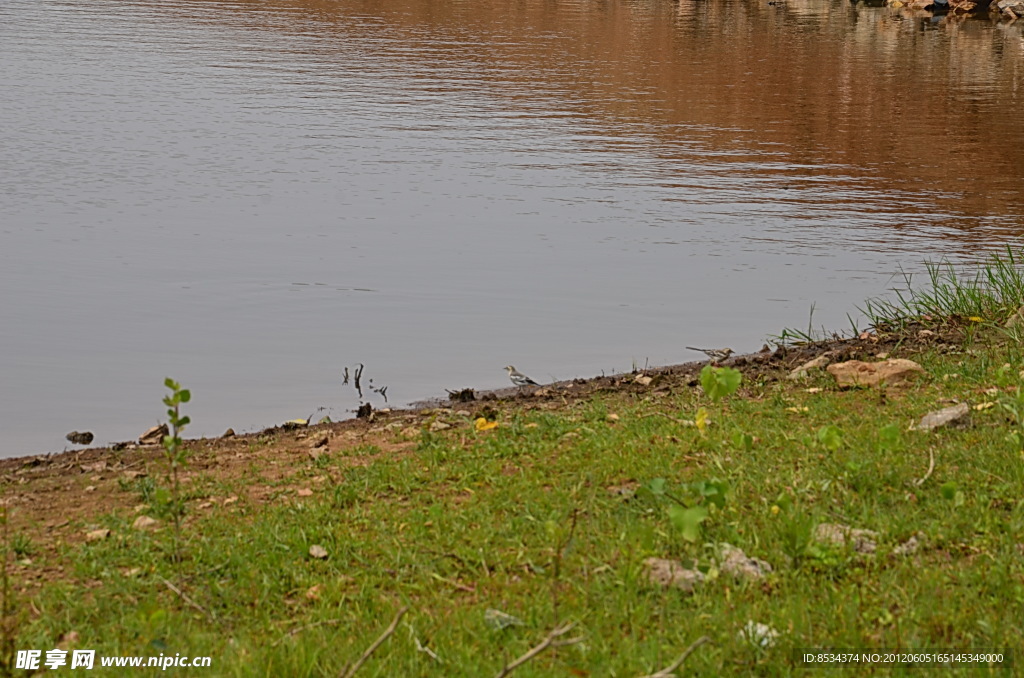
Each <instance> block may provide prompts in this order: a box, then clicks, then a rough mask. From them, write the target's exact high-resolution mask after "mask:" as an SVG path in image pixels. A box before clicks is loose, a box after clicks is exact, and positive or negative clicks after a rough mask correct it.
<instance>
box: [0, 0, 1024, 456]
mask: <svg viewBox="0 0 1024 678" xmlns="http://www.w3.org/2000/svg"><path fill="white" fill-rule="evenodd" d="M381 5H383V6H381ZM1019 24H1020V22H1017V23H1016V24H1008V23H1005V22H1002V23H1000V22H994V21H990V20H989V19H988V18H984V19H979V18H967V19H963V18H961V19H956V18H949V17H946V18H939V19H938V20H937V19H936V18H935V17H932V16H931V15H930V14H928V13H924V12H912V11H905V10H890V9H886V8H877V7H866V6H864V5H861V4H850V3H847V2H839V1H835V2H828V1H815V2H810V1H807V2H785V3H781V4H777V5H768V4H767V3H763V2H756V1H753V0H751V1H746V2H736V1H727V0H726V1H722V2H718V1H715V2H708V1H700V2H694V1H686V0H680V1H678V2H669V1H662V0H651V1H649V2H613V3H592V2H584V1H582V0H579V1H563V2H558V3H550V2H539V1H536V2H524V3H516V4H514V5H509V4H508V3H506V2H499V1H497V0H475V1H474V2H472V3H470V2H455V1H452V2H433V1H428V0H395V1H393V2H388V3H370V2H358V1H355V0H338V1H332V2H312V1H309V0H295V1H291V2H289V1H287V0H267V1H265V2H255V1H254V2H218V1H216V0H209V1H193V2H184V1H180V2H179V1H163V2H117V1H113V0H105V1H103V0H100V1H95V2H76V1H71V0H65V1H63V2H58V1H55V0H8V1H7V2H5V3H4V4H3V5H2V6H0V41H2V42H3V44H4V45H5V48H4V50H3V51H2V53H0V66H2V67H0V86H2V88H3V91H4V92H5V97H3V98H2V99H0V123H2V124H0V144H2V147H3V148H4V162H3V163H2V165H0V213H2V214H3V215H4V216H3V219H2V222H0V284H2V287H3V289H4V290H5V294H4V297H3V302H2V307H0V312H2V316H3V318H4V323H3V324H2V325H0V342H2V345H3V346H4V348H5V350H4V351H3V352H2V354H0V373H2V374H3V382H4V385H5V388H4V389H3V391H2V392H0V424H2V430H3V438H2V440H0V442H2V449H0V454H3V455H13V454H23V453H29V452H35V451H39V450H44V449H59V448H60V447H61V446H62V445H63V435H64V433H66V432H67V431H70V430H72V429H84V428H90V429H91V430H94V431H95V432H96V434H97V441H98V442H106V441H108V440H118V439H125V438H130V437H132V436H134V435H137V434H138V433H139V432H141V431H142V430H143V429H145V428H146V427H148V426H149V425H151V424H152V423H154V422H155V421H156V420H157V419H158V418H159V417H160V415H161V413H162V407H161V406H160V404H159V399H160V397H161V395H162V393H161V384H162V382H163V378H164V377H165V376H168V375H171V376H174V377H175V378H176V379H178V380H179V381H181V382H182V383H183V384H184V385H185V386H187V387H189V388H191V389H192V391H193V393H194V394H195V398H194V402H193V403H192V404H191V406H192V411H191V414H192V415H193V419H194V421H195V425H194V426H193V430H194V432H195V433H196V434H200V433H204V434H211V435H212V434H217V433H220V432H221V431H222V430H223V429H225V428H227V427H228V426H232V427H234V428H235V429H236V430H242V429H245V428H255V427H261V426H265V425H269V424H272V423H276V422H279V421H281V420H283V419H288V418H292V417H296V416H305V415H307V414H308V413H309V411H312V410H314V409H315V408H316V407H319V406H326V407H329V408H330V410H331V414H332V415H333V416H335V417H338V416H343V415H344V414H345V410H347V409H351V408H353V407H354V406H355V405H356V404H357V401H356V399H355V397H354V395H353V392H352V391H351V390H350V387H349V386H345V385H343V384H342V370H343V369H344V367H346V366H352V365H356V364H358V363H364V364H365V365H366V366H367V374H372V375H373V376H374V378H375V379H376V384H377V385H378V386H380V385H387V386H388V391H387V393H388V396H389V398H390V399H391V402H392V404H401V403H404V402H408V401H411V400H415V399H418V398H421V397H425V396H430V395H438V394H443V392H444V389H445V388H456V387H463V386H467V385H472V386H476V387H480V388H486V387H497V386H504V385H505V384H506V381H505V373H504V371H503V370H502V366H504V365H507V364H509V363H513V364H515V365H517V366H518V367H520V369H522V370H524V371H526V372H528V373H529V374H530V375H531V376H533V377H534V378H536V379H539V380H548V379H554V378H568V377H573V376H586V375H591V374H595V373H599V372H601V371H606V372H607V371H610V370H614V369H628V368H629V367H630V366H631V365H632V363H633V361H634V360H635V361H636V362H637V363H640V364H642V363H643V362H644V361H650V362H651V363H652V364H664V363H672V362H680V361H683V360H689V359H692V358H693V356H692V355H690V354H688V352H687V351H685V349H684V348H683V346H685V345H686V344H690V345H730V346H733V347H734V348H737V349H743V350H753V349H756V348H759V347H760V345H761V342H762V340H763V338H764V336H765V335H766V334H768V333H772V332H777V331H778V330H779V329H781V327H783V326H784V325H804V324H805V323H806V322H807V314H808V309H809V308H810V307H811V304H812V303H815V304H816V312H815V320H816V321H817V322H819V323H823V324H826V325H829V326H832V327H838V326H845V325H846V318H845V316H846V313H847V312H848V311H851V310H852V309H853V308H854V306H855V305H856V304H858V303H859V302H861V301H862V300H863V299H864V298H865V297H867V296H872V295H877V294H881V293H884V292H885V290H886V288H887V287H888V286H890V285H891V284H892V281H891V280H890V276H891V274H892V273H893V272H894V271H896V270H897V269H898V268H899V267H900V266H902V267H904V268H910V269H913V268H915V267H917V266H918V265H919V264H920V262H921V261H922V260H923V259H925V258H929V257H931V258H935V257H939V256H950V257H955V258H970V257H972V256H976V255H977V254H978V253H980V252H982V251H984V250H985V249H987V248H991V247H993V246H998V245H999V244H1001V243H1003V242H1006V241H1008V240H1012V239H1014V238H1016V237H1017V235H1018V233H1019V232H1020V231H1021V229H1022V227H1024V218H1022V214H1024V209H1022V207H1024V200H1022V198H1021V186H1022V183H1024V126H1022V125H1021V124H1020V115H1019V111H1020V110H1021V108H1022V101H1021V97H1022V94H1021V92H1022V91H1024V87H1022V85H1024V65H1022V64H1024V37H1022V36H1024V28H1022V27H1021V25H1019ZM374 397H375V398H376V396H374ZM379 400H380V399H379V398H377V399H376V400H374V403H375V404H376V405H380V404H382V403H381V402H379Z"/></svg>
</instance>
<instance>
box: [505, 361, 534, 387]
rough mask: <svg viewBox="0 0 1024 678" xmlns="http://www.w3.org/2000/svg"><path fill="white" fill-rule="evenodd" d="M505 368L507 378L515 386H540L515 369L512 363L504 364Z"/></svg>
mask: <svg viewBox="0 0 1024 678" xmlns="http://www.w3.org/2000/svg"><path fill="white" fill-rule="evenodd" d="M505 369H506V370H507V371H508V378H509V379H511V380H512V383H513V384H515V385H516V386H517V387H519V388H522V387H523V386H540V384H538V383H537V382H535V381H534V380H533V379H530V378H529V377H528V376H526V375H525V374H523V373H522V372H520V371H519V370H517V369H516V368H515V367H514V366H512V365H505Z"/></svg>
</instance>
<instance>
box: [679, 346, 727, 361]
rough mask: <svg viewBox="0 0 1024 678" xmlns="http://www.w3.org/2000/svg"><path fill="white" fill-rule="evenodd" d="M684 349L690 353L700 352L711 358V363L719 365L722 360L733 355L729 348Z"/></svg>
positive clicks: (689, 347) (690, 347)
mask: <svg viewBox="0 0 1024 678" xmlns="http://www.w3.org/2000/svg"><path fill="white" fill-rule="evenodd" d="M686 348H688V349H690V350H691V351H700V352H701V353H703V354H704V355H706V356H707V357H709V358H711V362H713V363H720V362H722V361H723V360H728V359H729V356H731V355H732V353H733V351H732V349H731V348H694V347H693V346H687V347H686Z"/></svg>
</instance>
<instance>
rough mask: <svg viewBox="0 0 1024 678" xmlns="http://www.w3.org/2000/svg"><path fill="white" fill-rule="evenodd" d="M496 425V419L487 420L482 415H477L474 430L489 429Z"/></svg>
mask: <svg viewBox="0 0 1024 678" xmlns="http://www.w3.org/2000/svg"><path fill="white" fill-rule="evenodd" d="M497 427H498V422H496V421H487V420H486V419H484V418H483V417H479V418H478V419H477V420H476V430H477V431H490V430H491V429H492V428H497Z"/></svg>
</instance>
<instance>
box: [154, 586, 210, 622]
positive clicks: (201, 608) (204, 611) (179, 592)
mask: <svg viewBox="0 0 1024 678" xmlns="http://www.w3.org/2000/svg"><path fill="white" fill-rule="evenodd" d="M160 581H162V582H163V583H164V584H166V585H167V588H169V589H170V590H172V591H174V592H175V593H177V594H178V595H179V596H181V599H182V600H184V601H185V602H186V603H188V604H189V605H191V606H192V607H194V608H195V609H197V610H199V611H200V612H202V613H203V614H204V615H206V618H207V619H209V620H210V621H213V615H212V614H210V613H209V612H207V611H206V608H204V607H203V606H202V605H200V604H199V603H197V602H196V601H194V600H192V599H191V598H189V597H188V595H187V594H186V593H185V592H184V591H182V590H181V589H179V588H178V587H177V586H175V585H174V584H172V583H171V582H169V581H167V580H166V579H164V578H163V577H160Z"/></svg>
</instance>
